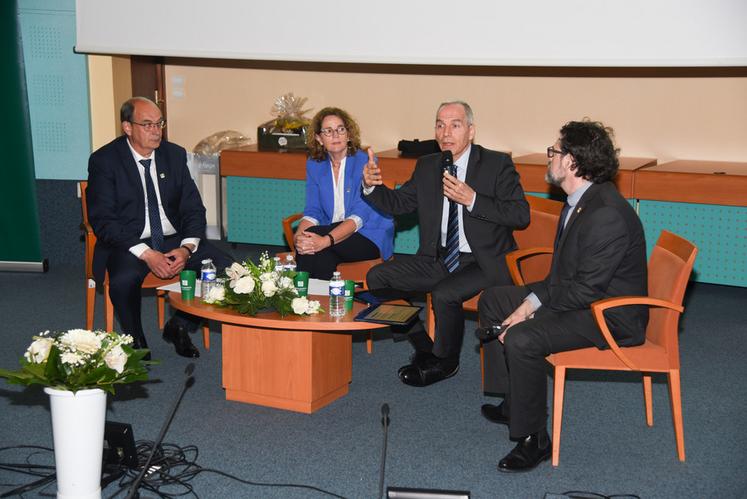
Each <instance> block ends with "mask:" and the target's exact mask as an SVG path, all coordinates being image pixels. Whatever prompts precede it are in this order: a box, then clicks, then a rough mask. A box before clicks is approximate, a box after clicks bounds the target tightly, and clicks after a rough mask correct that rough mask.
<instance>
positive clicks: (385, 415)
mask: <svg viewBox="0 0 747 499" xmlns="http://www.w3.org/2000/svg"><path fill="white" fill-rule="evenodd" d="M381 426H383V427H384V430H383V432H384V444H383V445H382V446H381V467H380V468H379V496H378V497H379V498H380V499H383V497H384V473H385V471H386V446H387V439H388V437H389V404H387V403H386V402H385V403H383V404H381Z"/></svg>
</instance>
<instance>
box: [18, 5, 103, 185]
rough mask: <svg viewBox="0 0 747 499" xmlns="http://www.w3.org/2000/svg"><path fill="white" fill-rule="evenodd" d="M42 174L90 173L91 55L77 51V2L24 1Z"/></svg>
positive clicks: (48, 176) (28, 82)
mask: <svg viewBox="0 0 747 499" xmlns="http://www.w3.org/2000/svg"><path fill="white" fill-rule="evenodd" d="M19 19H20V24H21V34H22V39H23V52H24V59H25V67H26V85H27V87H28V102H29V114H30V116H31V136H32V139H33V150H34V164H35V169H36V178H37V179H64V180H80V179H84V178H86V177H87V176H88V174H87V171H86V167H87V164H88V155H89V154H90V153H91V138H90V137H91V128H90V117H89V103H88V70H87V68H86V56H85V55H81V54H75V53H74V52H73V47H74V46H75V4H74V2H71V1H57V0H46V1H41V0H36V1H28V0H26V1H20V2H19Z"/></svg>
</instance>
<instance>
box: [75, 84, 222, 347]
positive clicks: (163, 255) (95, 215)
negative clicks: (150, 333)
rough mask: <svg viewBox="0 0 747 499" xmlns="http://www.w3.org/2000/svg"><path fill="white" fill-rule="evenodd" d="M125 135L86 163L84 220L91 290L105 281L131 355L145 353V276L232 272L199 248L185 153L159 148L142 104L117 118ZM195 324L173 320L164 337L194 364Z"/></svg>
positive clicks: (159, 125) (198, 213)
mask: <svg viewBox="0 0 747 499" xmlns="http://www.w3.org/2000/svg"><path fill="white" fill-rule="evenodd" d="M120 118H121V122H122V130H123V131H124V135H123V136H120V137H118V138H116V139H114V140H113V141H112V142H110V143H108V144H106V145H105V146H103V147H101V148H100V149H98V150H97V151H95V152H94V153H93V154H91V157H90V159H89V161H88V189H87V191H86V196H87V198H88V218H89V220H90V222H91V225H92V226H93V231H94V234H96V247H95V249H94V257H93V271H94V277H95V278H96V281H97V282H103V280H104V276H105V274H106V272H108V274H109V295H110V297H111V300H112V304H113V305H114V312H115V313H116V314H117V317H118V318H119V322H120V325H121V326H122V330H123V332H124V333H127V334H130V335H132V337H133V338H134V340H135V341H134V346H135V347H136V348H147V342H146V340H145V334H144V333H143V326H142V321H141V317H140V302H141V285H142V283H143V280H144V279H145V276H146V275H147V274H148V272H153V274H155V275H156V276H158V277H160V278H162V279H170V278H172V277H174V276H176V275H178V274H179V272H181V271H182V270H184V269H190V270H196V271H199V269H200V262H201V260H202V259H204V258H212V259H213V262H214V263H215V265H216V267H217V268H218V269H223V268H225V267H226V266H229V265H230V264H231V259H230V258H229V257H228V256H227V255H225V254H224V253H223V252H221V251H219V250H217V249H216V248H214V247H212V246H211V245H210V244H209V243H207V242H206V241H204V238H205V226H206V221H205V207H204V206H203V204H202V200H201V199H200V194H199V192H198V191H197V187H196V186H195V183H194V181H193V180H192V177H191V176H190V174H189V170H188V169H187V156H186V151H185V150H184V148H182V147H180V146H178V145H176V144H172V143H170V142H167V141H164V140H162V130H163V127H164V126H165V124H166V122H165V121H164V119H163V117H162V114H161V110H160V109H159V108H158V106H157V105H156V104H155V103H153V102H152V101H150V100H149V99H146V98H144V97H134V98H132V99H129V100H128V101H126V102H125V103H124V104H123V105H122V108H121V110H120ZM198 324H199V322H198V320H197V319H196V318H194V317H192V316H189V315H187V314H183V313H181V312H178V313H177V314H175V315H174V317H172V318H171V319H170V320H169V322H168V323H167V324H166V326H165V327H164V330H163V338H164V340H166V341H168V342H170V343H173V344H174V346H175V348H176V352H177V353H178V354H179V355H181V356H184V357H199V355H200V354H199V352H198V351H197V349H196V348H195V347H194V345H193V344H192V342H191V341H190V339H189V334H188V333H189V332H192V331H194V330H195V329H197V326H198Z"/></svg>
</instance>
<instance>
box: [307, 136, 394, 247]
mask: <svg viewBox="0 0 747 499" xmlns="http://www.w3.org/2000/svg"><path fill="white" fill-rule="evenodd" d="M366 163H368V154H366V153H365V152H363V151H360V150H359V151H356V153H355V155H353V156H348V157H347V159H346V160H345V217H346V218H347V217H349V216H351V215H357V216H359V217H360V218H361V220H363V227H361V229H360V230H359V231H358V232H359V233H360V234H361V235H362V236H364V237H366V238H367V239H369V240H371V242H373V243H374V244H375V245H376V246H378V248H379V251H380V252H381V258H383V259H384V260H388V259H389V258H391V256H392V253H393V251H394V220H393V218H392V217H391V216H390V215H385V214H383V213H382V212H380V211H378V210H377V209H376V208H374V207H373V206H371V205H370V204H368V202H366V201H365V200H364V199H363V196H362V195H361V182H362V180H363V167H364V166H366ZM332 185H333V184H332V169H331V168H330V164H329V160H326V159H325V160H323V161H317V160H315V159H311V158H309V159H308V160H307V161H306V208H304V210H303V214H304V216H308V217H311V218H314V219H315V220H318V221H319V225H329V224H331V223H332V216H333V215H334V211H335V197H334V192H333V188H332Z"/></svg>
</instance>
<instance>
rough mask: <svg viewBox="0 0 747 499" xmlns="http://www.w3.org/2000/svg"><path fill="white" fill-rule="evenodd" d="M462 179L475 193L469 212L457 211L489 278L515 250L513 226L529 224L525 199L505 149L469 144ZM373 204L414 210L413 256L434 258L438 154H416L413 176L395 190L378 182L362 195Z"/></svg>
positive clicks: (439, 202)
mask: <svg viewBox="0 0 747 499" xmlns="http://www.w3.org/2000/svg"><path fill="white" fill-rule="evenodd" d="M471 147H472V149H471V150H470V156H469V163H468V165H467V175H466V177H465V183H466V184H467V185H469V186H470V187H471V188H472V189H474V191H475V192H476V193H477V197H476V199H475V205H474V207H473V208H472V211H471V212H470V211H468V210H467V208H466V207H465V208H464V209H463V210H462V213H463V220H462V222H463V224H464V234H465V236H466V237H467V242H468V243H469V245H470V248H471V249H472V253H473V255H474V257H475V259H476V260H477V263H478V265H479V266H480V269H482V271H483V272H485V273H486V274H487V275H488V276H490V278H491V279H492V280H497V279H498V278H499V275H500V272H499V268H500V267H505V257H504V255H505V254H506V253H507V252H509V251H512V250H514V249H516V242H515V241H514V238H513V234H512V233H513V230H514V229H522V228H524V227H526V226H527V225H528V224H529V204H528V203H527V201H526V199H525V198H524V190H523V189H522V188H521V184H520V183H519V174H518V173H516V169H515V168H514V164H513V161H511V157H510V156H508V155H507V154H504V153H501V152H496V151H491V150H489V149H485V148H484V147H481V146H478V145H472V146H471ZM366 199H367V200H368V201H370V202H371V204H373V205H374V206H375V207H376V208H377V209H379V210H381V211H383V212H385V213H390V214H392V215H402V214H406V213H411V212H413V211H415V210H417V212H418V223H419V230H420V246H419V248H418V252H417V254H418V255H422V256H429V257H433V258H436V257H437V256H438V248H439V246H440V244H441V216H442V213H443V202H444V198H443V172H442V167H441V154H440V153H438V154H429V155H427V156H423V157H421V158H420V159H418V161H417V163H416V165H415V170H414V172H413V174H412V177H410V179H409V180H408V181H407V182H405V183H404V184H403V185H402V186H401V187H400V188H399V189H394V190H392V189H388V188H386V186H384V185H379V186H377V187H376V188H375V189H374V190H373V192H371V194H369V195H368V196H366Z"/></svg>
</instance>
